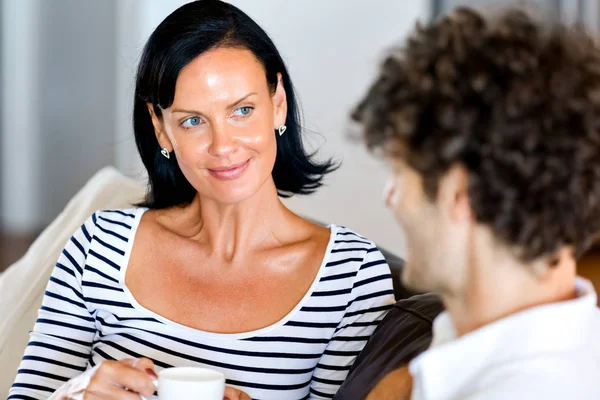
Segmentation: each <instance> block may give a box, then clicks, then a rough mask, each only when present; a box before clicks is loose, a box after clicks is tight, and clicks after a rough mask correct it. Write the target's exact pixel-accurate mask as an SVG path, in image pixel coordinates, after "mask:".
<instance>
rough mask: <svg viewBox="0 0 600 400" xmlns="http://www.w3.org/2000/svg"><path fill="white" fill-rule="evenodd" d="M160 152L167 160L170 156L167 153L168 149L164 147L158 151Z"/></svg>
mask: <svg viewBox="0 0 600 400" xmlns="http://www.w3.org/2000/svg"><path fill="white" fill-rule="evenodd" d="M160 154H162V155H163V156H164V157H165V158H166V159H167V160H168V159H169V158H171V155H170V154H169V150H167V148H166V147H163V149H162V150H161V151H160Z"/></svg>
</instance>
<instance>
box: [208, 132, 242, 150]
mask: <svg viewBox="0 0 600 400" xmlns="http://www.w3.org/2000/svg"><path fill="white" fill-rule="evenodd" d="M234 150H235V140H234V139H233V135H232V134H231V133H230V132H228V131H227V130H226V129H224V128H222V127H215V128H213V129H212V132H211V143H210V146H209V147H208V152H209V154H210V155H213V156H216V157H222V156H227V155H229V154H231V153H232V152H233V151H234Z"/></svg>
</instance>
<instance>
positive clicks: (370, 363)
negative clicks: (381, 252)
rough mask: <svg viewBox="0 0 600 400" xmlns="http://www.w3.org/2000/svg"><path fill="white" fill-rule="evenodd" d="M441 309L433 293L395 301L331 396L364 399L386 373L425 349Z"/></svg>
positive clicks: (339, 398)
mask: <svg viewBox="0 0 600 400" xmlns="http://www.w3.org/2000/svg"><path fill="white" fill-rule="evenodd" d="M442 310H443V306H442V303H441V301H440V299H439V297H438V296H436V295H434V294H422V295H418V296H413V297H411V298H408V299H404V300H400V301H398V302H397V303H396V304H395V305H394V307H393V308H392V309H391V310H390V312H389V313H388V314H387V316H386V317H385V318H384V319H383V321H381V324H379V327H378V328H377V330H376V331H375V333H374V334H373V336H372V337H371V339H370V340H369V342H368V343H367V345H366V346H365V348H364V349H363V350H362V352H361V353H360V354H359V355H358V358H357V359H356V361H355V362H354V365H353V366H352V370H351V371H350V374H349V375H348V377H347V378H346V380H345V381H344V383H343V384H342V386H341V387H340V389H339V391H338V393H337V394H336V395H335V397H334V399H335V400H355V399H364V398H365V397H366V396H367V394H368V393H369V392H370V391H371V389H373V387H375V385H376V384H377V382H379V381H380V380H381V379H383V377H384V376H385V375H387V374H388V373H389V372H391V371H393V370H394V369H396V368H399V367H401V366H403V365H406V364H407V363H408V362H409V361H410V360H412V359H413V358H414V357H415V356H417V355H419V354H420V353H422V352H423V351H425V350H426V349H427V348H428V347H429V344H430V343H431V338H432V332H431V327H432V323H433V320H434V318H435V317H437V315H438V314H439V313H440V312H441V311H442Z"/></svg>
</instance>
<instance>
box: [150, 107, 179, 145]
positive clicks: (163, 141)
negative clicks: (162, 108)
mask: <svg viewBox="0 0 600 400" xmlns="http://www.w3.org/2000/svg"><path fill="white" fill-rule="evenodd" d="M146 106H147V107H148V112H149V113H150V118H151V119H152V126H153V127H154V134H155V135H156V140H157V141H158V145H159V146H160V148H161V149H164V148H166V149H167V151H168V152H169V153H170V152H172V151H173V145H172V144H171V140H170V139H169V137H168V136H167V134H166V132H165V130H164V125H163V122H162V120H161V119H160V117H159V116H158V115H156V112H154V105H152V104H150V103H146Z"/></svg>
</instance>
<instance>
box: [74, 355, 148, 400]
mask: <svg viewBox="0 0 600 400" xmlns="http://www.w3.org/2000/svg"><path fill="white" fill-rule="evenodd" d="M154 379H156V374H155V373H154V363H153V362H152V361H151V360H149V359H147V358H140V359H137V360H134V359H124V360H121V361H102V363H101V364H100V365H99V366H98V368H97V369H96V372H95V373H94V375H93V376H92V378H91V380H90V383H89V385H88V386H87V388H85V390H84V392H83V400H120V399H126V400H140V396H139V395H140V394H141V395H142V396H145V397H150V396H152V395H153V394H154V391H155V387H154V384H153V383H152V381H153V380H154Z"/></svg>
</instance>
